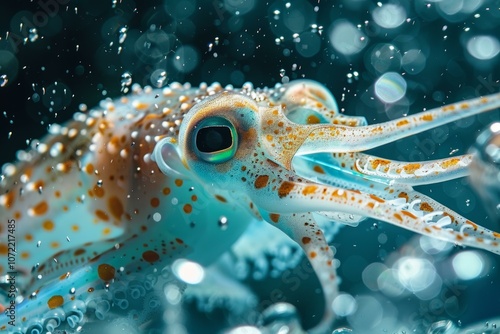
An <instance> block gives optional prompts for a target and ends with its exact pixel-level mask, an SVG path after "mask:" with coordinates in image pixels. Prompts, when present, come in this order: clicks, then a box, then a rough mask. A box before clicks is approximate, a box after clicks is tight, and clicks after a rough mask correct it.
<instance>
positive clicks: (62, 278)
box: [59, 272, 69, 281]
mask: <svg viewBox="0 0 500 334" xmlns="http://www.w3.org/2000/svg"><path fill="white" fill-rule="evenodd" d="M68 277H69V272H67V273H65V274H62V275H61V276H59V280H60V281H62V280H64V279H67V278H68Z"/></svg>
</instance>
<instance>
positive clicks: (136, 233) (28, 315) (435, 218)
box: [0, 80, 500, 333]
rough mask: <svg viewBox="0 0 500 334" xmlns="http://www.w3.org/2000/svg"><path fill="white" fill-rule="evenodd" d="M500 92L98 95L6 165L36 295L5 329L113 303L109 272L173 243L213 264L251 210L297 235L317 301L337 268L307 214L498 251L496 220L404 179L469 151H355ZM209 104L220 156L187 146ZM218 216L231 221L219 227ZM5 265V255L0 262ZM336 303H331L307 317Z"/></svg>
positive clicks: (146, 269) (182, 253) (153, 257)
mask: <svg viewBox="0 0 500 334" xmlns="http://www.w3.org/2000/svg"><path fill="white" fill-rule="evenodd" d="M499 106H500V96H499V95H498V94H496V95H492V96H487V97H482V98H478V99H475V100H470V101H464V102H460V103H457V104H453V105H448V106H444V107H441V108H437V109H434V110H429V111H425V112H422V113H417V114H414V115H411V116H408V117H405V118H401V119H398V120H394V121H390V122H386V123H382V124H377V125H371V126H367V125H366V120H365V119H364V118H362V117H349V116H345V115H340V114H339V113H338V110H337V105H336V102H335V100H334V98H333V96H332V95H331V93H330V92H329V91H328V90H327V89H326V88H324V87H323V86H322V85H320V84H319V83H316V82H313V81H308V80H300V81H295V82H291V83H289V84H286V85H283V86H278V87H276V88H274V89H268V88H264V89H254V88H253V87H252V85H251V84H245V85H244V86H243V87H242V88H239V89H234V88H232V87H226V88H224V89H223V88H222V87H221V86H220V85H218V84H212V85H211V86H207V85H201V86H200V87H198V88H192V87H190V86H189V85H188V84H186V85H180V84H177V83H174V84H171V85H170V86H169V87H168V88H165V89H163V90H153V89H151V88H144V89H140V88H138V87H135V89H134V92H133V94H132V95H130V96H127V97H122V98H120V99H117V100H105V101H102V102H101V104H100V107H99V108H96V109H93V110H91V111H90V112H89V113H88V114H83V113H77V114H75V116H74V120H73V121H71V122H68V123H66V124H64V125H62V126H53V127H52V128H51V130H52V131H51V134H49V135H48V136H47V137H46V138H45V139H44V140H43V141H41V142H39V143H36V144H34V145H33V148H32V149H31V150H30V151H28V152H25V154H23V155H21V156H22V157H23V161H20V162H18V163H16V164H14V165H10V164H9V165H6V166H4V168H3V174H4V175H5V178H3V179H2V181H1V183H0V194H1V195H0V218H1V220H0V223H1V224H2V226H1V227H2V228H1V230H0V232H1V234H2V235H1V237H2V239H1V240H8V239H7V235H8V234H9V233H10V232H9V228H8V227H9V226H8V224H7V222H8V221H13V220H14V221H15V223H11V224H15V235H16V242H17V245H16V247H17V254H18V255H17V258H16V263H15V270H17V271H18V272H20V273H22V275H19V276H18V277H17V284H18V287H19V288H20V289H21V291H22V293H23V294H24V295H25V296H28V295H31V296H32V298H30V299H25V300H24V301H23V302H22V303H21V304H19V305H17V316H16V318H17V321H16V324H15V328H13V327H12V326H11V325H9V324H8V321H9V318H8V317H6V316H3V315H2V316H1V317H0V321H1V323H0V326H1V327H0V330H8V331H13V330H14V329H15V330H17V331H18V332H20V333H24V332H29V331H32V330H33V329H35V330H38V329H40V328H48V327H46V326H47V320H48V319H57V320H55V322H54V321H52V322H51V324H52V325H51V326H54V323H56V324H59V323H60V322H61V321H67V322H68V323H70V322H71V323H70V325H71V326H77V325H78V324H79V323H80V322H81V321H82V319H83V317H84V315H85V314H87V313H89V312H90V310H92V311H93V312H94V313H95V314H96V316H97V317H104V313H105V312H103V311H102V309H103V306H102V303H103V302H105V303H108V304H113V303H119V301H117V300H116V296H114V295H113V296H110V295H109V290H110V289H111V290H112V289H113V287H116V286H120V287H122V286H128V284H131V282H133V281H134V282H135V281H136V280H137V278H138V277H151V275H153V276H154V275H155V273H157V272H158V271H159V270H161V269H162V268H164V267H165V266H168V265H170V264H171V263H172V262H173V261H174V260H176V259H180V258H188V259H190V260H193V261H196V262H198V263H201V264H203V265H207V264H210V263H212V262H213V261H214V260H215V259H217V258H218V257H219V256H220V255H221V254H222V253H224V252H226V251H227V250H228V249H230V247H231V245H232V244H233V243H234V242H235V241H236V240H237V239H238V238H240V237H241V236H242V235H245V233H247V232H246V229H247V228H248V227H249V226H250V225H251V224H252V223H254V222H255V221H256V220H264V221H266V222H269V224H271V225H272V226H274V227H276V228H278V229H279V230H281V231H283V232H284V233H285V234H286V235H287V236H288V237H289V238H290V239H292V240H294V241H295V242H297V244H298V245H300V247H302V249H303V250H304V252H305V254H306V255H307V256H308V259H309V261H310V262H311V264H312V266H313V268H314V270H315V272H316V274H317V276H318V278H319V281H320V283H321V285H322V288H323V295H324V298H325V301H326V305H330V304H331V302H332V301H333V299H334V298H335V296H336V295H337V276H336V272H335V268H334V266H333V254H332V251H331V249H330V247H329V246H328V243H327V241H326V239H325V236H324V235H323V232H322V229H321V228H319V227H318V225H317V224H316V222H315V217H314V215H313V214H320V215H321V216H324V217H327V219H330V220H335V221H340V222H343V223H346V224H350V225H357V224H359V222H361V221H362V220H363V219H364V217H373V218H376V219H379V220H382V221H385V222H388V223H392V224H395V225H398V226H401V227H403V228H406V229H410V230H413V231H415V232H418V233H421V234H425V235H429V236H432V237H436V238H440V239H443V240H447V241H450V242H454V243H457V244H462V245H468V246H473V247H478V248H482V249H486V250H489V251H491V252H494V253H500V245H499V238H500V235H499V234H498V233H496V232H492V231H489V230H487V229H484V228H482V227H481V226H478V225H477V224H475V223H473V222H471V221H469V220H467V219H466V218H464V217H462V216H460V215H459V214H458V213H456V212H454V211H452V210H450V209H448V208H446V207H444V206H443V205H441V204H440V203H438V202H436V201H434V200H433V199H431V198H429V197H427V196H424V195H422V194H420V193H418V192H416V191H414V190H413V189H412V186H413V185H419V184H429V183H435V182H441V181H444V180H449V179H453V178H457V177H462V176H464V175H467V173H468V169H467V167H468V165H469V164H470V161H471V157H470V156H469V155H464V156H457V157H452V158H447V159H441V160H435V161H428V162H416V163H415V162H413V163H405V162H398V161H392V160H388V159H381V158H378V157H373V156H370V155H367V154H364V153H360V152H361V151H364V150H368V149H370V148H373V147H377V146H380V145H384V144H386V143H388V142H391V141H395V140H398V139H400V138H403V137H406V136H410V135H412V134H415V133H418V132H421V131H425V130H427V129H431V128H433V127H436V126H439V125H441V124H445V123H448V122H452V121H455V120H457V119H461V118H463V117H467V116H470V115H474V114H478V113H481V112H486V111H488V110H491V109H494V108H497V107H499ZM209 118H214V119H220V118H223V119H225V120H227V121H228V122H229V123H230V124H231V125H232V126H233V127H234V130H235V137H233V140H237V142H234V152H233V153H234V154H233V155H232V156H230V157H229V159H226V160H225V161H223V162H217V161H205V160H203V159H202V158H201V157H200V154H199V152H198V151H196V143H195V142H194V137H193V131H195V129H197V127H199V125H200V124H202V122H203V121H204V120H205V119H209ZM221 219H222V220H224V221H228V222H231V224H228V225H227V228H223V229H222V228H221V226H220V222H221ZM247 237H251V236H247ZM255 242H256V243H258V242H259V240H258V239H256V240H255ZM0 252H2V254H5V255H7V254H8V252H9V245H8V244H6V243H4V244H0ZM54 259H55V260H54ZM44 261H45V262H44ZM37 263H40V264H39V265H36V264H37ZM35 265H36V266H35ZM33 266H35V269H34V271H33V277H32V278H31V279H30V274H29V272H30V271H31V269H32V267H33ZM11 270H12V269H10V268H8V267H6V266H5V265H4V264H3V263H2V267H1V268H0V272H1V273H2V275H5V274H6V273H8V272H9V271H11ZM98 305H100V306H98ZM124 307H125V308H126V306H124ZM105 308H106V307H104V309H105ZM108 308H109V305H108ZM334 317H335V315H334V314H333V313H332V308H331V307H326V308H325V312H324V315H323V318H322V320H321V321H320V322H319V324H318V325H317V326H316V327H315V328H313V329H312V331H313V332H320V333H321V332H324V331H325V330H326V329H327V328H328V327H329V326H331V323H332V321H333V319H334ZM58 321H59V322H58ZM44 326H45V327H44ZM56 327H57V326H56Z"/></svg>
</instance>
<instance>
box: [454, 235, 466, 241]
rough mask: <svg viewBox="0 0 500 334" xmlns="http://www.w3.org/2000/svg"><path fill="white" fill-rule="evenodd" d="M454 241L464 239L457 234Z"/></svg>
mask: <svg viewBox="0 0 500 334" xmlns="http://www.w3.org/2000/svg"><path fill="white" fill-rule="evenodd" d="M456 239H457V240H458V241H462V240H464V237H462V236H461V235H460V234H457V235H456Z"/></svg>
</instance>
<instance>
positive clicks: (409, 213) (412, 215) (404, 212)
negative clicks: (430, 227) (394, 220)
mask: <svg viewBox="0 0 500 334" xmlns="http://www.w3.org/2000/svg"><path fill="white" fill-rule="evenodd" d="M401 213H402V214H404V215H405V216H408V217H410V218H413V219H417V216H415V215H414V214H413V213H411V212H410V211H406V210H402V211H401Z"/></svg>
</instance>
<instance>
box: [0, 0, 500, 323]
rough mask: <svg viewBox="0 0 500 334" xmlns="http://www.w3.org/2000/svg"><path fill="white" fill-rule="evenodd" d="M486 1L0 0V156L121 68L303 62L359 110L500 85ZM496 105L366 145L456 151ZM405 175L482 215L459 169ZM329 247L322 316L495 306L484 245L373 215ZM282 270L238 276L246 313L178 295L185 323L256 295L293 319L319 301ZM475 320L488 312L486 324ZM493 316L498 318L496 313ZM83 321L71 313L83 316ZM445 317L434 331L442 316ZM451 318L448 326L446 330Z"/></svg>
mask: <svg viewBox="0 0 500 334" xmlns="http://www.w3.org/2000/svg"><path fill="white" fill-rule="evenodd" d="M499 25H500V1H492V0H489V1H488V0H432V1H431V0H427V1H424V0H414V1H403V0H401V1H396V0H394V1H380V2H377V1H366V0H344V1H325V0H321V1H305V0H297V1H292V0H290V1H258V0H247V1H245V0H207V1H200V0H197V1H196V0H180V1H174V0H170V1H128V0H123V1H119V0H108V1H97V0H94V1H70V0H38V1H27V0H25V1H17V2H4V3H2V4H1V5H0V112H1V115H0V129H1V130H0V147H1V148H0V152H1V155H0V165H2V164H3V163H5V162H12V161H14V160H15V159H16V155H15V154H16V151H17V150H20V149H25V148H26V147H28V144H29V142H30V141H31V140H33V139H37V138H40V137H42V136H43V135H44V134H45V133H46V132H47V127H48V125H50V124H52V123H61V122H64V121H65V120H68V119H70V118H71V116H72V114H73V113H74V112H76V111H78V110H81V109H82V108H84V107H82V104H85V105H86V106H87V107H88V108H92V107H94V106H95V105H97V104H98V102H99V101H100V100H102V99H104V98H107V97H112V98H115V97H118V96H120V95H122V94H124V93H126V92H127V91H128V90H129V89H130V87H131V84H132V83H137V84H140V85H142V86H144V85H151V86H153V87H163V86H165V85H167V84H169V83H171V82H173V81H179V82H190V83H192V84H193V85H198V84H199V83H201V82H207V83H211V82H214V81H218V82H220V83H221V84H222V85H227V84H231V85H234V86H241V85H242V84H243V83H245V82H246V81H250V82H252V83H253V85H254V86H255V87H264V86H269V87H270V86H274V85H275V84H276V83H286V82H288V81H290V80H294V79H300V78H308V79H312V80H316V81H319V82H320V83H322V84H324V85H325V86H326V87H328V88H329V89H330V90H331V91H332V93H333V95H334V96H335V97H336V99H337V103H338V104H339V107H340V109H341V111H342V112H345V113H346V114H347V115H357V116H365V117H366V119H367V120H368V123H369V124H374V123H379V122H383V121H386V120H389V119H395V118H398V117H401V116H403V115H406V114H411V113H415V112H418V111H421V110H423V109H424V108H427V109H430V108H433V107H437V106H441V105H443V104H445V103H452V102H456V101H460V100H464V99H468V98H473V97H477V96H480V95H485V94H491V93H493V92H498V91H499V90H500V81H499V80H500V63H499V61H500V56H499V53H500V27H499ZM499 116H500V113H499V111H498V110H497V111H493V112H489V113H486V114H483V115H479V116H474V117H470V118H467V119H464V120H461V121H457V122H454V123H451V124H448V125H445V126H442V127H439V128H437V129H434V130H430V131H427V132H424V133H421V134H418V135H415V136H412V137H409V138H407V139H405V140H401V141H398V142H396V143H393V144H389V145H386V146H384V147H383V148H379V149H376V150H372V152H371V153H373V154H375V155H378V156H382V157H386V158H392V159H396V160H404V161H418V160H428V159H436V158H443V157H447V156H449V155H458V154H465V153H466V152H467V151H468V148H469V147H470V146H471V145H472V144H473V143H474V141H475V138H476V137H477V135H478V134H479V133H480V131H481V130H482V129H484V128H485V127H486V126H487V125H489V124H490V123H491V122H493V121H498V120H500V117H499ZM418 190H419V191H421V192H423V193H425V194H428V195H430V196H431V197H433V198H434V199H436V200H438V201H440V202H441V203H443V204H445V205H447V206H448V207H450V208H452V209H454V210H456V211H457V212H459V213H461V214H463V215H464V216H465V217H467V218H469V219H471V220H472V221H475V222H477V223H479V224H481V225H483V226H485V227H488V228H490V229H493V230H497V231H498V230H499V229H500V224H499V223H500V221H498V215H497V216H496V217H490V216H489V215H488V211H487V210H486V209H485V207H484V206H483V203H482V200H481V199H480V198H479V197H477V195H476V194H475V193H474V191H473V189H472V188H471V186H470V185H469V181H468V180H467V179H465V178H463V179H458V180H454V181H449V182H445V183H440V184H436V185H431V186H426V187H419V188H418ZM331 245H332V246H334V247H335V248H336V259H337V260H338V264H339V265H340V267H339V269H338V273H339V275H340V276H341V279H342V282H341V285H340V290H341V291H343V292H344V293H345V294H346V297H345V300H346V301H345V303H346V304H347V305H351V306H352V307H351V308H349V307H344V308H343V310H344V311H345V312H346V313H345V317H341V318H340V319H339V321H337V322H336V324H335V325H336V327H341V326H345V327H348V328H352V329H354V330H355V332H382V330H384V329H385V330H387V331H388V332H390V333H392V332H403V331H406V332H411V331H414V332H416V333H425V332H426V330H427V329H428V328H429V327H430V326H431V324H433V323H436V322H438V321H441V320H451V321H453V322H454V324H455V326H456V327H466V326H468V325H471V324H476V323H479V324H480V326H483V327H484V328H486V326H487V329H489V330H491V332H495V331H494V329H492V326H493V325H492V321H491V319H493V318H495V317H499V316H500V269H499V268H498V266H499V264H500V258H498V256H495V255H492V254H489V253H486V252H483V251H480V250H473V249H470V248H468V249H465V250H464V249H460V248H457V247H454V246H453V245H448V244H443V243H440V242H435V241H431V240H429V239H427V238H420V237H418V236H416V235H415V234H413V233H411V232H408V231H405V230H402V229H399V228H396V227H394V226H391V225H389V224H385V223H382V222H377V221H374V220H368V221H364V222H362V223H361V224H360V226H358V227H356V228H351V227H343V228H341V229H340V230H339V232H338V233H337V234H336V235H335V237H334V239H333V241H332V242H331ZM296 268H297V269H296V270H295V271H292V276H290V277H291V279H283V276H280V275H277V276H275V277H269V276H270V275H268V273H266V272H265V269H262V268H252V269H251V270H254V272H255V273H257V274H254V275H249V277H247V278H245V279H244V280H242V284H243V285H245V286H246V287H247V288H249V289H250V290H252V291H254V293H255V294H256V295H257V296H258V298H259V301H260V303H259V304H258V305H257V307H256V312H255V314H253V313H252V316H249V315H248V314H249V313H247V314H243V315H241V314H238V315H236V312H232V310H231V308H230V307H229V308H228V309H225V308H223V307H219V308H214V309H210V310H209V311H208V312H202V311H199V310H198V308H197V307H196V302H190V301H186V302H185V304H184V306H183V308H185V312H184V320H183V321H182V323H183V324H184V326H186V330H187V331H188V332H193V333H196V332H204V333H210V332H217V331H220V330H223V329H228V328H232V327H236V326H238V325H241V324H245V323H250V324H255V321H257V320H258V319H260V318H259V314H260V312H261V311H262V310H263V309H264V308H265V307H267V306H268V305H269V304H272V303H275V302H278V301H285V302H289V303H292V304H294V305H295V306H296V307H297V309H298V313H299V314H300V318H301V321H302V324H303V326H304V327H305V328H307V327H310V326H311V325H312V324H314V323H315V321H316V319H317V318H318V316H319V315H320V314H321V308H322V307H323V305H322V304H321V303H322V301H321V298H320V295H318V294H316V293H311V291H313V292H314V291H317V290H318V289H319V285H318V283H317V281H316V280H315V278H314V277H313V275H312V274H311V271H310V269H309V268H308V264H307V263H306V262H299V263H298V264H297V266H296ZM487 322H488V324H487ZM499 326H500V323H499ZM84 329H85V327H84ZM446 333H448V332H446ZM449 333H451V331H449Z"/></svg>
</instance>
